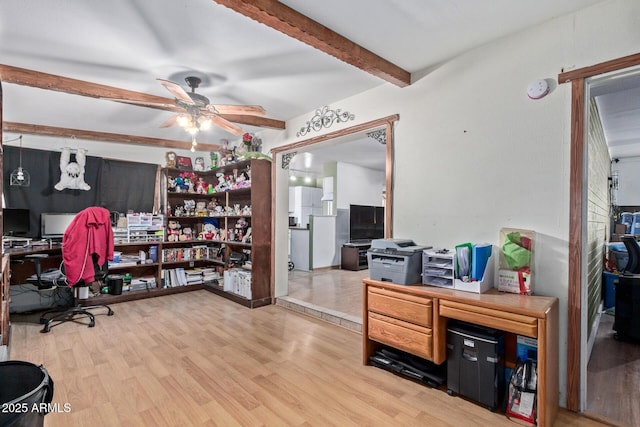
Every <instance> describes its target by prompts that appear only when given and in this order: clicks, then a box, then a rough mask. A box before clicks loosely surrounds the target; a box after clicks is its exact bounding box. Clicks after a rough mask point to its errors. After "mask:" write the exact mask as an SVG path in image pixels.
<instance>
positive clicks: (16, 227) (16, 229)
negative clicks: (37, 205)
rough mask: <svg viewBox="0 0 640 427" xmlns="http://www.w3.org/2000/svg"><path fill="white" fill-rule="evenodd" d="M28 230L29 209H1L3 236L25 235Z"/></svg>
mask: <svg viewBox="0 0 640 427" xmlns="http://www.w3.org/2000/svg"><path fill="white" fill-rule="evenodd" d="M29 231H30V226H29V209H18V208H3V209H2V234H3V235H4V236H25V235H26V234H28V233H29Z"/></svg>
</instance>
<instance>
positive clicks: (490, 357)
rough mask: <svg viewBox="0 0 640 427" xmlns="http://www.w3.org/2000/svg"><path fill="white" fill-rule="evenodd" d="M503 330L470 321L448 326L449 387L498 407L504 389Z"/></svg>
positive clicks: (491, 406) (492, 407) (468, 396)
mask: <svg viewBox="0 0 640 427" xmlns="http://www.w3.org/2000/svg"><path fill="white" fill-rule="evenodd" d="M503 358H504V345H503V333H502V332H501V331H497V330H495V329H490V328H484V327H481V326H476V325H472V324H469V323H463V322H455V323H450V325H449V327H448V328H447V388H448V392H449V394H453V393H457V394H459V395H461V396H464V397H467V398H469V399H471V400H475V401H476V402H479V403H480V404H482V405H485V406H487V407H488V408H489V409H490V410H494V409H496V408H497V407H498V406H499V404H500V401H501V398H502V391H503V389H504V366H503Z"/></svg>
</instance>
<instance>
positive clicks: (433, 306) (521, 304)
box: [362, 279, 558, 426]
mask: <svg viewBox="0 0 640 427" xmlns="http://www.w3.org/2000/svg"><path fill="white" fill-rule="evenodd" d="M363 282H364V286H363V316H362V339H363V354H362V360H363V363H364V364H365V365H366V364H368V363H369V357H370V356H371V355H373V354H374V352H375V350H376V348H377V347H379V346H380V345H381V344H385V345H388V346H391V347H394V348H397V349H400V350H403V351H406V352H408V353H411V354H414V355H416V356H420V357H423V358H425V359H428V360H431V361H433V362H434V363H437V364H440V363H443V362H445V361H446V359H447V342H446V340H447V321H448V319H457V320H462V321H465V322H469V323H474V324H477V325H482V326H487V327H490V328H494V329H498V330H501V331H505V332H507V333H512V334H518V335H524V336H527V337H531V338H536V339H537V340H538V399H537V400H538V425H539V426H552V425H553V422H554V420H555V418H556V415H557V413H558V299H557V298H553V297H541V296H525V295H517V294H507V293H501V292H498V291H497V290H496V289H491V290H489V291H488V292H486V293H483V294H475V293H471V292H463V291H456V290H453V289H447V288H438V287H434V286H422V285H411V286H404V285H396V284H393V283H388V282H380V281H377V280H371V279H364V281H363Z"/></svg>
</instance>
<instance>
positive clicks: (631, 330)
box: [613, 274, 640, 341]
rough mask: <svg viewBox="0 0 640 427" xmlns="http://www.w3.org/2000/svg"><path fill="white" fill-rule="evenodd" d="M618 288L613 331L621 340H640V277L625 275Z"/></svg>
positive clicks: (621, 277)
mask: <svg viewBox="0 0 640 427" xmlns="http://www.w3.org/2000/svg"><path fill="white" fill-rule="evenodd" d="M615 286H616V289H615V290H616V296H615V307H616V314H615V320H614V323H613V329H614V330H615V331H616V334H615V338H616V339H619V340H629V341H638V340H640V275H638V274H633V275H630V274H623V275H621V276H619V277H618V283H617V284H616V285H615Z"/></svg>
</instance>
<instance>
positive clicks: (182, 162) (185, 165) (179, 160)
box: [176, 156, 193, 171]
mask: <svg viewBox="0 0 640 427" xmlns="http://www.w3.org/2000/svg"><path fill="white" fill-rule="evenodd" d="M176 165H177V166H178V169H180V170H181V171H190V170H193V166H192V165H191V157H182V156H176Z"/></svg>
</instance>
